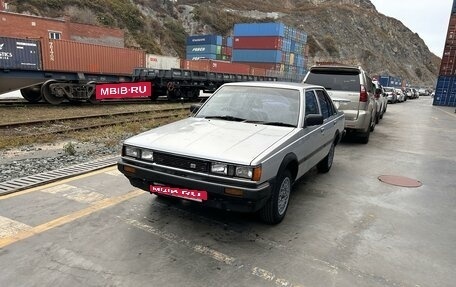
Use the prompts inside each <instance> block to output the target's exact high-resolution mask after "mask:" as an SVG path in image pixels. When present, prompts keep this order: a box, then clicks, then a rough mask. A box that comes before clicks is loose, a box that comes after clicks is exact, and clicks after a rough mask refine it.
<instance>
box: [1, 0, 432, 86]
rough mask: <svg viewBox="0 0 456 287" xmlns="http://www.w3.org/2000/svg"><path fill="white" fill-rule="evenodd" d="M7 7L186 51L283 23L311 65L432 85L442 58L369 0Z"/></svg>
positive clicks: (131, 42) (78, 0) (17, 0)
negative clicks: (303, 35)
mask: <svg viewBox="0 0 456 287" xmlns="http://www.w3.org/2000/svg"><path fill="white" fill-rule="evenodd" d="M9 2H10V4H11V5H10V7H12V9H14V11H16V12H25V13H31V14H36V15H42V16H48V17H62V16H66V17H69V18H70V19H71V20H73V21H75V22H82V23H92V24H95V23H97V24H102V25H107V26H113V27H120V28H123V29H124V30H125V32H126V35H127V43H126V44H127V46H134V47H140V48H143V49H145V50H147V51H148V52H151V53H159V54H167V55H173V56H180V57H184V56H185V55H184V53H185V52H184V51H185V50H184V48H185V37H186V36H187V34H202V33H216V34H223V35H229V34H230V33H231V32H232V30H231V29H232V27H233V25H234V23H238V22H254V21H281V22H284V23H286V24H288V25H293V26H295V27H297V28H299V29H301V30H304V31H305V32H307V33H308V34H309V47H310V55H309V59H308V64H309V65H313V64H315V63H316V62H318V61H331V62H342V63H349V64H356V65H362V66H363V67H364V68H365V69H366V70H367V71H369V72H370V74H371V75H377V74H391V75H395V76H400V77H402V78H404V79H408V80H409V82H411V83H412V84H416V85H422V84H425V85H433V84H434V83H435V81H436V78H437V74H438V69H439V64H440V59H439V58H438V57H437V56H436V55H434V54H432V53H431V52H430V51H429V49H428V48H427V46H426V45H425V43H424V41H423V40H422V39H421V38H420V37H419V35H418V34H416V33H413V32H412V31H410V30H409V29H408V28H407V27H405V26H404V25H403V24H402V23H401V22H400V21H398V20H396V19H393V18H390V17H386V16H384V15H382V14H379V13H378V12H377V10H376V9H375V7H374V5H373V4H372V3H371V2H370V1H369V0H284V1H275V0H248V1H242V0H223V1H222V0H174V1H169V0H160V1H145V0H133V1H127V0H110V1H101V0H100V1H98V0H92V1H86V0H66V1H64V0H54V1H46V0H11V1H9Z"/></svg>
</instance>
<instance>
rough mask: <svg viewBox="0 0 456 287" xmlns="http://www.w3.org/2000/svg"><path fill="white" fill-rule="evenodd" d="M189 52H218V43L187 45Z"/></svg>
mask: <svg viewBox="0 0 456 287" xmlns="http://www.w3.org/2000/svg"><path fill="white" fill-rule="evenodd" d="M187 54H217V45H191V46H187Z"/></svg>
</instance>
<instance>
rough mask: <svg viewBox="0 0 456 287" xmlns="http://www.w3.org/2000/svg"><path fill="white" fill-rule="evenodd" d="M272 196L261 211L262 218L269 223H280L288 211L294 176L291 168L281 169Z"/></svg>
mask: <svg viewBox="0 0 456 287" xmlns="http://www.w3.org/2000/svg"><path fill="white" fill-rule="evenodd" d="M276 180H277V181H276V183H275V184H274V186H273V190H272V194H271V197H270V198H269V199H268V201H267V202H266V204H265V205H264V206H263V208H262V209H260V211H259V215H260V218H261V219H262V220H263V221H264V222H266V223H268V224H277V223H280V222H281V221H282V220H283V218H284V217H285V214H286V213H287V209H288V203H289V201H290V194H291V187H292V184H293V178H292V176H291V173H290V171H289V170H283V171H280V172H279V174H278V175H277V179H276Z"/></svg>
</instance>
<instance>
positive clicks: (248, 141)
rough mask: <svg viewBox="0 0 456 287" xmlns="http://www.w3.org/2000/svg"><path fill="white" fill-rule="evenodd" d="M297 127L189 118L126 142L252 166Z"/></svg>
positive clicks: (153, 148)
mask: <svg viewBox="0 0 456 287" xmlns="http://www.w3.org/2000/svg"><path fill="white" fill-rule="evenodd" d="M294 129H295V128H292V127H278V126H266V125H260V124H252V123H240V122H232V121H224V120H212V119H211V120H209V119H201V118H194V117H192V118H188V119H184V120H181V121H177V122H174V123H171V124H168V125H165V126H162V127H159V128H155V129H152V130H150V131H147V132H145V133H142V134H139V135H137V136H134V137H132V138H129V139H127V140H126V141H125V144H127V145H133V146H138V147H143V148H148V149H152V150H155V151H163V152H169V153H173V154H179V155H185V156H191V157H197V158H204V159H210V160H214V161H221V162H232V163H238V164H245V165H249V164H250V163H251V162H252V160H253V159H255V158H256V157H257V156H258V155H259V154H260V153H262V152H263V151H264V150H266V149H267V148H268V147H270V146H272V145H273V144H274V143H276V142H277V141H279V140H280V139H282V138H283V137H284V136H286V135H287V134H289V133H291V132H292V131H293V130H294Z"/></svg>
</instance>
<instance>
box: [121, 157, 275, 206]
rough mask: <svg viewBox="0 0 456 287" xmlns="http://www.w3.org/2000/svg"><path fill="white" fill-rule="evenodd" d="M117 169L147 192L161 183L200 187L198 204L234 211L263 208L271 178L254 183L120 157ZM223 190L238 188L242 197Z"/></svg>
mask: <svg viewBox="0 0 456 287" xmlns="http://www.w3.org/2000/svg"><path fill="white" fill-rule="evenodd" d="M117 168H118V169H119V171H120V172H122V173H123V174H124V175H125V176H126V177H127V178H128V179H129V180H130V183H131V184H132V185H133V186H135V187H137V188H140V189H143V190H145V191H148V192H150V186H151V185H156V184H158V185H165V186H169V187H174V188H187V189H195V190H204V191H206V192H207V197H208V198H207V200H205V201H203V202H202V205H204V206H208V207H213V208H217V209H223V210H230V211H236V212H255V211H258V210H259V209H260V208H261V207H263V206H264V205H265V203H266V201H267V200H268V199H269V197H270V195H271V187H272V185H273V181H274V179H273V180H271V181H269V182H266V183H262V184H259V185H258V184H256V183H255V182H245V181H239V182H235V181H233V180H229V179H226V180H224V179H223V178H222V179H221V178H219V177H217V179H216V180H215V179H214V178H212V177H210V176H205V175H202V174H198V173H193V172H189V171H185V170H176V169H167V167H163V166H140V165H138V164H136V163H135V162H130V161H126V160H124V159H120V160H119V162H118V163H117ZM226 189H236V190H239V191H242V196H233V195H229V194H227V193H226V192H225V190H226Z"/></svg>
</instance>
